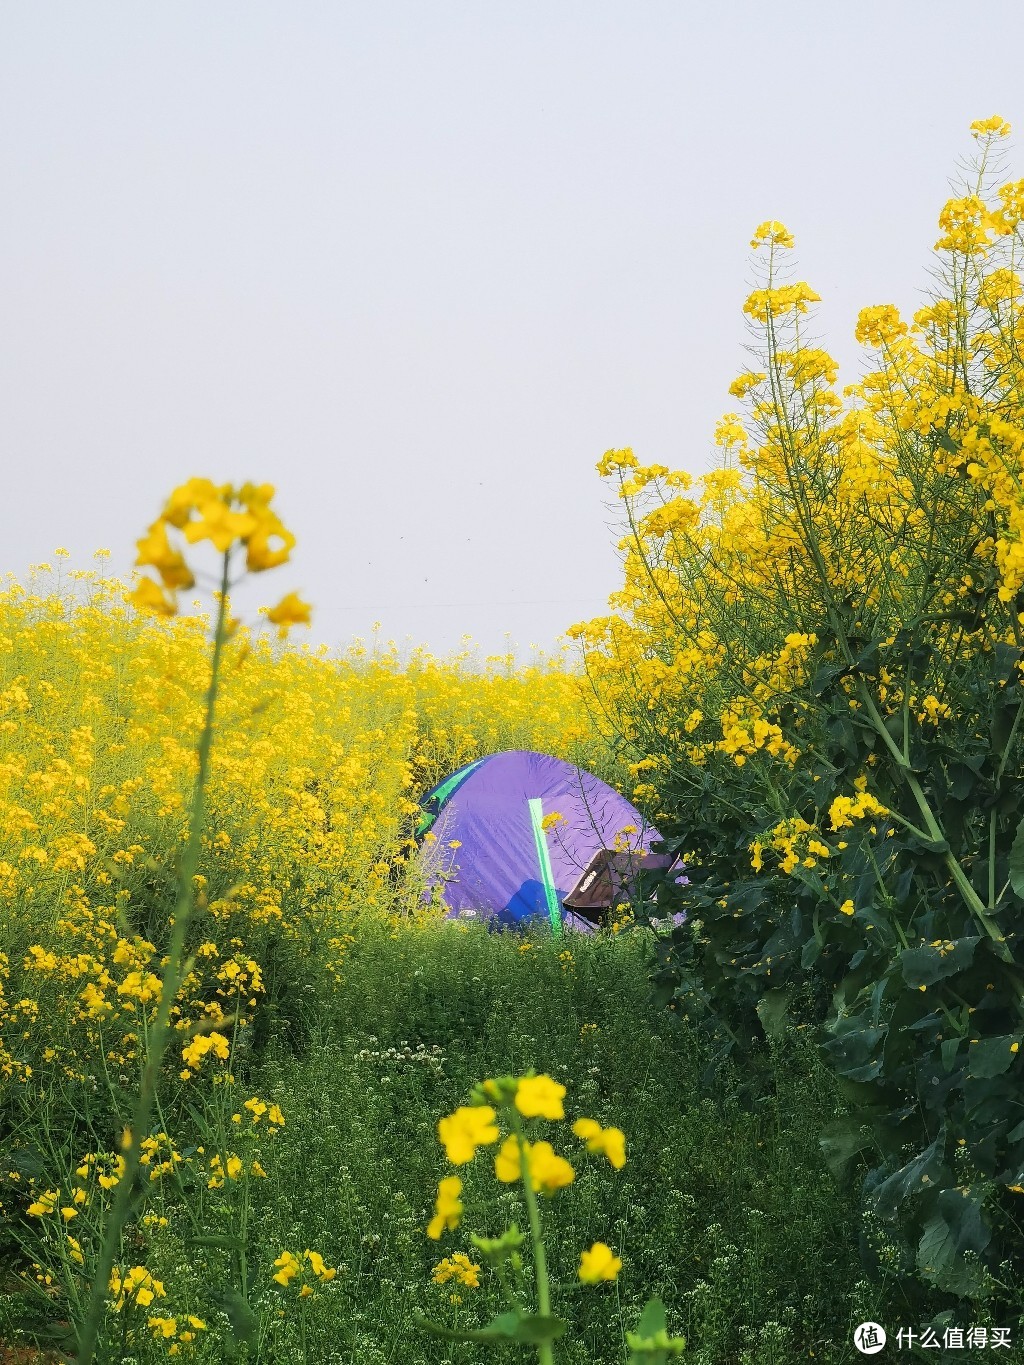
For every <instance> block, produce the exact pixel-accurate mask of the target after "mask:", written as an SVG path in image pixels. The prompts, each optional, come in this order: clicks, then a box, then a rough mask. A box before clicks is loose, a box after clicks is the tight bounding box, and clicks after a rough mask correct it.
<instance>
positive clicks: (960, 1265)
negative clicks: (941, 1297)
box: [917, 1185, 992, 1298]
mask: <svg viewBox="0 0 1024 1365" xmlns="http://www.w3.org/2000/svg"><path fill="white" fill-rule="evenodd" d="M984 1203H985V1188H984V1187H983V1186H970V1185H966V1186H960V1187H956V1188H954V1189H950V1190H943V1191H942V1194H941V1195H940V1196H939V1203H938V1208H937V1210H936V1212H935V1213H934V1214H933V1215H932V1216H931V1218H929V1220H928V1222H927V1223H926V1224H925V1227H924V1232H923V1234H922V1237H921V1241H920V1243H919V1245H918V1249H917V1265H918V1269H919V1270H920V1272H921V1274H922V1276H923V1277H924V1278H925V1279H926V1280H930V1281H931V1283H932V1284H934V1285H936V1286H937V1287H938V1288H939V1289H944V1290H946V1291H947V1292H948V1293H951V1294H960V1295H962V1296H964V1297H972V1298H979V1297H983V1296H984V1295H985V1291H986V1288H987V1286H986V1277H985V1273H984V1269H983V1267H982V1266H981V1264H980V1262H979V1260H978V1257H979V1256H980V1253H981V1252H983V1251H984V1250H985V1248H986V1247H987V1246H988V1244H989V1242H990V1241H991V1239H992V1229H991V1228H990V1227H989V1226H988V1223H987V1222H986V1221H985V1218H984V1213H983V1206H984ZM968 1251H969V1252H973V1253H974V1256H973V1257H972V1258H971V1260H969V1261H968V1260H967V1259H966V1257H965V1252H968Z"/></svg>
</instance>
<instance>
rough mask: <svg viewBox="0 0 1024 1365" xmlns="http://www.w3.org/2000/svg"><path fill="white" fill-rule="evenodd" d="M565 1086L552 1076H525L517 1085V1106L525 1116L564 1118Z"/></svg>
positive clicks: (530, 1117)
mask: <svg viewBox="0 0 1024 1365" xmlns="http://www.w3.org/2000/svg"><path fill="white" fill-rule="evenodd" d="M564 1095H565V1086H564V1085H560V1084H559V1082H558V1081H555V1080H552V1079H551V1077H550V1076H524V1077H523V1078H522V1080H520V1082H519V1085H518V1086H517V1087H516V1108H517V1109H518V1110H519V1112H520V1114H522V1115H523V1116H524V1117H525V1118H528V1119H532V1118H543V1119H564V1118H565V1110H564V1109H563V1108H562V1099H563V1097H564Z"/></svg>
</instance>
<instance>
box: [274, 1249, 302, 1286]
mask: <svg viewBox="0 0 1024 1365" xmlns="http://www.w3.org/2000/svg"><path fill="white" fill-rule="evenodd" d="M274 1264H275V1265H276V1266H277V1268H278V1269H277V1274H276V1275H275V1276H274V1277H273V1278H274V1279H275V1280H276V1281H277V1283H278V1284H280V1285H285V1286H287V1284H288V1282H289V1280H293V1279H294V1278H295V1276H296V1275H297V1274H298V1273H299V1271H300V1270H301V1269H302V1266H301V1264H300V1262H299V1259H298V1257H297V1256H293V1255H292V1253H291V1252H290V1251H282V1252H281V1254H280V1256H278V1258H277V1260H276V1261H275V1262H274Z"/></svg>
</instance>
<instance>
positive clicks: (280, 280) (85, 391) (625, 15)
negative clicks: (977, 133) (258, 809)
mask: <svg viewBox="0 0 1024 1365" xmlns="http://www.w3.org/2000/svg"><path fill="white" fill-rule="evenodd" d="M1022 44H1024V7H1022V6H1021V4H1020V3H1019V0H990V3H987V4H985V5H983V6H981V5H979V6H977V7H972V6H969V5H964V4H963V3H962V2H961V0H955V2H953V3H950V2H948V0H926V2H922V0H885V3H879V0H857V2H856V3H838V4H833V5H822V4H821V3H820V0H819V3H814V4H811V3H796V2H795V0H777V2H776V3H774V4H771V5H766V4H764V3H763V2H759V3H756V4H755V3H745V2H742V3H741V2H740V0H732V3H724V2H723V3H718V4H717V5H707V4H702V5H698V4H697V3H695V2H694V3H688V2H684V0H676V2H675V3H667V2H665V0H619V2H618V3H604V2H602V0H579V2H578V3H569V2H568V0H544V2H543V3H539V2H537V0H515V3H512V2H511V0H476V3H465V2H460V3H454V2H453V0H361V3H358V4H356V3H344V2H343V0H333V3H323V2H321V3H314V2H313V0H277V3H262V2H261V0H244V3H241V2H240V0H234V2H232V0H202V3H197V2H196V0H163V2H162V3H157V2H156V0H151V2H150V3H148V4H137V3H129V0H121V3H117V4H112V3H105V2H104V0H89V2H88V3H82V0H65V2H58V0H16V2H15V0H2V2H0V178H2V186H3V209H2V212H0V291H2V307H3V319H2V321H3V326H2V332H0V452H2V454H0V458H2V461H3V467H4V471H5V472H4V489H5V493H6V496H5V497H4V498H3V501H2V503H0V509H2V510H0V532H2V534H0V546H2V549H0V571H13V572H15V573H17V574H19V575H20V574H22V573H23V572H24V571H25V569H26V568H27V566H28V565H29V564H30V563H33V562H37V561H39V560H42V559H45V558H47V557H49V556H50V554H51V552H52V550H53V549H54V548H55V547H56V546H58V545H65V546H67V547H68V548H69V549H70V550H71V551H72V552H73V554H74V556H75V559H76V561H77V562H79V563H87V562H88V557H89V555H90V554H91V552H92V551H93V550H94V549H96V548H98V547H100V546H105V547H109V548H110V549H111V551H112V552H113V564H114V566H115V568H117V569H119V570H120V571H122V572H126V571H127V570H128V567H129V566H130V564H131V560H132V558H133V556H134V549H133V544H134V541H135V539H136V538H137V537H138V536H139V535H141V534H142V532H143V530H144V529H145V527H146V525H147V524H148V523H149V522H150V521H151V520H152V519H153V517H154V516H155V514H156V513H157V511H158V510H159V506H160V504H161V502H162V499H163V498H164V496H165V495H166V493H167V492H168V491H169V490H170V488H171V487H173V486H174V485H175V484H177V483H179V482H181V481H182V480H183V479H185V478H187V477H189V476H190V475H193V474H207V475H209V476H211V477H213V478H215V479H217V480H227V479H234V480H239V481H241V480H243V479H246V478H253V479H257V480H267V481H270V482H272V483H274V484H276V485H277V488H278V497H277V504H278V506H279V509H280V512H281V514H282V516H283V518H284V519H285V521H286V523H287V524H288V525H290V526H291V527H292V529H294V530H295V532H296V533H297V535H298V536H299V547H298V549H297V551H296V553H295V555H294V559H293V563H292V565H290V566H289V567H287V568H285V569H279V570H277V571H275V572H274V573H273V574H270V575H266V576H264V577H263V578H262V579H261V580H260V581H259V582H258V585H257V589H258V590H257V591H256V592H255V594H254V595H251V596H250V595H247V596H246V598H245V605H246V606H247V607H248V609H249V610H250V611H251V610H252V609H253V607H254V606H255V604H256V603H257V602H269V601H272V600H276V599H277V598H278V597H279V596H280V595H282V594H283V593H284V592H285V591H286V590H287V589H290V588H297V589H299V590H300V591H301V592H302V593H303V595H304V596H306V597H307V598H308V599H310V600H311V601H312V602H313V603H314V605H315V609H316V610H315V631H314V633H313V637H312V638H313V639H314V640H327V641H329V642H331V643H332V644H333V643H336V642H340V641H343V640H345V639H347V638H348V637H350V636H351V635H353V634H365V633H367V632H368V631H369V628H370V625H371V623H372V622H373V621H374V620H375V619H379V620H380V621H381V622H382V623H383V629H384V632H385V634H386V635H392V636H395V637H397V638H399V639H401V638H404V637H407V636H412V637H414V638H415V639H416V640H417V641H422V642H425V643H427V644H428V645H430V646H432V647H433V648H435V649H437V650H447V649H449V648H451V647H453V646H455V645H457V643H458V641H459V638H460V636H461V635H462V634H463V633H464V632H469V633H471V634H472V635H473V636H474V637H475V638H476V639H477V640H478V641H479V643H480V644H481V645H482V647H483V648H484V649H485V650H491V649H499V648H501V647H502V644H503V637H504V636H505V634H506V633H509V634H511V636H512V638H513V639H514V640H515V641H516V642H518V644H519V645H520V646H522V647H523V649H524V650H525V649H528V647H529V645H531V644H532V643H537V644H540V645H542V646H551V645H552V644H553V643H554V642H555V640H556V637H557V636H558V635H559V633H560V632H561V630H562V629H563V628H564V627H565V626H566V625H568V624H569V623H570V622H572V621H575V620H578V619H581V618H584V617H587V616H591V615H595V614H598V613H600V612H601V611H602V610H603V609H604V604H605V600H606V598H607V595H608V593H609V592H610V591H613V590H614V589H615V587H616V586H617V583H618V563H617V558H616V553H615V549H614V545H615V541H616V539H617V538H618V531H617V528H616V527H615V526H614V524H613V514H612V512H611V511H610V509H609V506H608V496H607V493H608V490H607V489H606V488H605V487H604V486H603V485H602V483H601V481H600V480H599V478H598V476H597V475H596V473H595V472H594V465H595V463H596V461H597V460H598V459H599V458H600V456H601V455H602V453H603V452H604V451H605V450H606V449H608V448H609V447H611V446H620V445H632V446H633V447H634V449H635V450H636V452H637V455H638V457H639V458H640V459H641V460H643V461H644V462H653V461H658V462H660V463H664V464H668V465H670V466H673V467H683V468H688V469H690V470H691V471H694V472H699V471H700V470H702V469H704V468H706V467H707V465H708V462H709V459H710V458H711V435H712V431H713V429H714V425H715V422H716V420H717V418H718V416H719V415H720V414H721V413H722V412H723V411H725V410H727V409H729V408H731V407H734V406H735V404H734V401H733V400H732V399H730V398H729V396H728V394H727V392H726V390H727V387H728V385H729V383H730V381H731V379H732V378H733V376H734V375H735V374H736V373H737V371H738V370H739V369H741V368H742V367H743V365H744V364H745V353H744V351H743V345H744V343H745V341H746V340H747V334H746V331H745V327H744V323H743V319H742V315H741V311H740V310H741V305H742V301H743V299H744V297H745V295H746V293H747V290H748V288H749V285H750V281H751V266H750V259H749V247H748V243H749V238H750V236H751V231H752V229H753V228H754V227H755V226H756V224H757V223H759V222H760V221H762V220H763V219H765V218H780V219H781V220H782V221H783V222H785V223H786V224H787V225H788V226H789V228H790V229H791V230H792V231H793V232H794V233H795V234H796V237H797V257H798V261H799V271H798V277H800V278H806V279H808V280H809V281H810V282H811V283H812V284H813V285H814V287H815V288H816V289H817V290H818V292H819V293H820V294H821V295H822V298H823V300H824V304H823V307H822V310H821V312H820V315H819V322H818V330H819V332H820V334H821V336H822V338H823V340H824V342H825V343H826V344H827V345H829V346H830V347H831V348H832V349H833V351H834V352H835V353H836V354H837V355H838V356H839V358H840V360H841V361H843V362H844V371H845V373H844V376H843V378H844V380H846V381H849V380H850V379H852V378H853V372H852V368H851V367H853V366H855V365H856V364H857V363H858V360H857V354H856V347H855V346H854V344H853V341H852V331H853V323H854V319H855V317H856V313H857V310H858V309H859V308H860V307H861V306H863V305H865V304H869V303H880V302H896V303H899V304H900V305H901V306H904V307H908V308H913V307H914V306H915V305H916V304H917V302H918V300H919V291H920V290H922V289H923V288H924V287H925V286H926V285H927V268H928V265H929V254H928V253H929V250H930V248H931V245H932V243H933V241H934V240H935V237H936V235H937V234H936V232H935V229H934V223H935V218H936V214H937V212H938V209H939V207H940V206H941V203H942V201H943V199H944V198H945V197H946V182H947V179H948V177H949V176H950V175H952V174H953V173H954V171H955V167H956V161H957V158H958V157H962V156H964V155H965V154H968V153H969V152H970V151H971V148H972V145H973V144H972V143H971V139H970V137H969V135H968V132H967V126H968V124H969V123H970V121H971V120H972V119H974V118H981V117H986V116H988V115H989V114H991V113H994V112H998V113H1000V114H1002V115H1004V116H1005V117H1006V118H1008V119H1009V120H1010V121H1011V122H1013V123H1014V124H1015V125H1016V124H1021V123H1022V121H1024V83H1022V80H1021V76H1020V52H1021V50H1022ZM1010 169H1011V170H1012V171H1013V173H1014V174H1015V175H1017V176H1019V175H1024V157H1020V156H1017V155H1015V156H1013V158H1012V161H1011V166H1010ZM297 634H298V633H297Z"/></svg>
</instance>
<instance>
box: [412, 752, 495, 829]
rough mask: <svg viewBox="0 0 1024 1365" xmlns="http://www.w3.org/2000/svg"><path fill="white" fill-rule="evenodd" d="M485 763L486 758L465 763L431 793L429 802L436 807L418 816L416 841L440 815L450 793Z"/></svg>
mask: <svg viewBox="0 0 1024 1365" xmlns="http://www.w3.org/2000/svg"><path fill="white" fill-rule="evenodd" d="M489 756H490V755H488V757H489ZM486 762H487V759H486V758H478V759H477V760H476V761H475V762H474V763H467V764H466V766H465V767H464V768H460V769H459V770H458V772H455V773H452V775H451V777H449V778H446V779H445V781H444V782H442V783H441V785H440V786H439V787H438V788H437V789H436V790H435V791H433V792H431V794H430V800H431V801H432V802H436V803H437V806H436V809H435V810H434V811H432V812H431V811H428V810H425V811H423V813H422V814H421V815H420V818H419V823H418V824H417V826H416V838H417V839H419V838H421V837H422V836H423V835H424V834H426V832H427V830H428V829H429V828H430V826H431V825H432V824H433V823H434V821H435V820H436V819H437V817H438V815H440V813H441V808H442V806H443V805H444V803H445V802H446V801H447V800H448V798H449V796H451V794H452V792H453V791H455V789H456V788H457V787H461V786H462V784H463V782H464V781H465V780H466V778H467V777H468V776H469V775H470V773H471V772H474V771H475V770H476V769H477V768H479V766H480V764H481V763H486Z"/></svg>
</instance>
